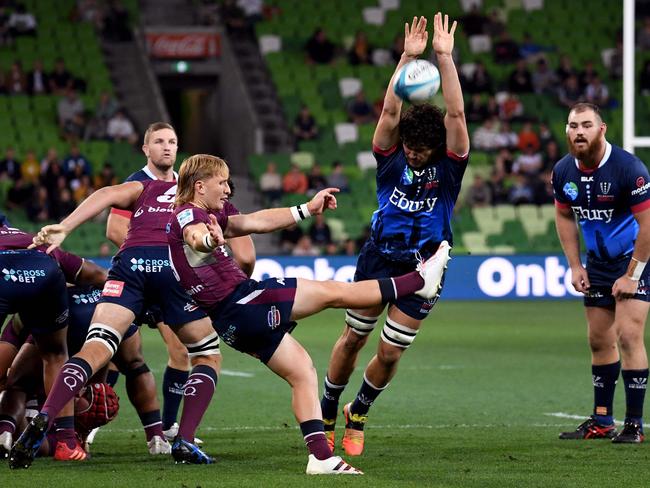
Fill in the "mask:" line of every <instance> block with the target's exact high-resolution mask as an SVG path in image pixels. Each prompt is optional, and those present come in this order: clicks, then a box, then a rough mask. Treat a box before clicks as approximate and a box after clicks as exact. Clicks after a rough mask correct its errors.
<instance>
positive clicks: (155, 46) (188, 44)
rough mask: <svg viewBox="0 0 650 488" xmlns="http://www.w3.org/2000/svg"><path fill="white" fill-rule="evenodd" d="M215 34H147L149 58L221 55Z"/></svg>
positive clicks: (190, 57) (217, 36) (195, 57)
mask: <svg viewBox="0 0 650 488" xmlns="http://www.w3.org/2000/svg"><path fill="white" fill-rule="evenodd" d="M220 41H221V37H220V35H219V33H217V32H173V33H171V32H147V48H148V50H149V56H151V57H152V58H162V59H197V58H212V57H217V56H219V55H220V54H221V43H220Z"/></svg>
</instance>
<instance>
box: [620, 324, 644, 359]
mask: <svg viewBox="0 0 650 488" xmlns="http://www.w3.org/2000/svg"><path fill="white" fill-rule="evenodd" d="M618 343H619V345H620V347H621V352H622V353H623V354H626V353H630V352H633V351H635V350H637V349H640V348H643V347H645V346H644V343H643V333H642V332H641V331H637V330H626V331H623V332H622V333H621V335H620V337H619V339H618Z"/></svg>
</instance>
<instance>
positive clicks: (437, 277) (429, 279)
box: [415, 241, 451, 300]
mask: <svg viewBox="0 0 650 488" xmlns="http://www.w3.org/2000/svg"><path fill="white" fill-rule="evenodd" d="M450 251H451V246H450V245H449V243H448V242H447V241H442V242H441V243H440V246H438V250H437V251H436V253H435V254H434V255H433V256H431V257H430V258H429V259H427V260H426V261H420V262H419V263H418V265H417V267H416V270H417V271H418V272H419V273H420V276H422V278H423V279H424V286H423V287H422V288H421V289H420V290H418V291H416V292H415V294H416V295H419V296H421V297H423V298H426V299H427V300H431V299H433V298H436V297H437V296H439V294H440V288H441V287H442V276H443V275H444V273H445V270H446V269H447V263H448V262H449V260H450V259H451V257H450V256H449V252H450ZM418 255H419V254H418Z"/></svg>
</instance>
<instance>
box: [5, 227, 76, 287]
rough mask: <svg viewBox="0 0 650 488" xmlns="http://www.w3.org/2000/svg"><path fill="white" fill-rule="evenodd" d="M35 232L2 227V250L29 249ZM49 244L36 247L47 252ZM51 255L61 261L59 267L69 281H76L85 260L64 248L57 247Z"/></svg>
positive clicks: (58, 261)
mask: <svg viewBox="0 0 650 488" xmlns="http://www.w3.org/2000/svg"><path fill="white" fill-rule="evenodd" d="M33 238H34V235H33V234H28V233H27V232H23V231H22V230H20V229H15V228H13V227H5V226H2V227H0V251H6V250H12V249H27V246H29V245H30V244H31V243H32V239H33ZM47 247H48V246H38V247H37V248H36V249H37V250H39V251H42V252H45V250H46V249H47ZM50 257H52V258H54V260H55V261H56V262H57V263H59V268H61V271H63V274H64V275H65V280H66V281H67V282H68V283H75V282H76V279H77V275H78V274H79V271H81V266H82V265H83V262H84V260H83V259H82V258H80V257H79V256H76V255H75V254H71V253H69V252H65V251H63V250H62V249H58V248H57V249H55V250H54V251H52V253H51V254H50Z"/></svg>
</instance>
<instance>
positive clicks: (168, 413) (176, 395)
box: [162, 366, 190, 430]
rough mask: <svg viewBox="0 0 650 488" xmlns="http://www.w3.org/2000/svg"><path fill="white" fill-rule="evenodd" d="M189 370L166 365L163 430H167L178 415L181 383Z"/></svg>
mask: <svg viewBox="0 0 650 488" xmlns="http://www.w3.org/2000/svg"><path fill="white" fill-rule="evenodd" d="M189 374H190V373H189V371H181V370H180V369H175V368H172V367H171V366H167V368H165V374H164V375H163V384H162V391H163V414H162V422H163V430H168V429H169V428H170V427H171V426H172V425H174V422H176V417H177V416H178V409H179V407H180V406H181V400H182V399H183V385H184V384H185V382H186V381H187V377H188V376H189Z"/></svg>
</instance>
